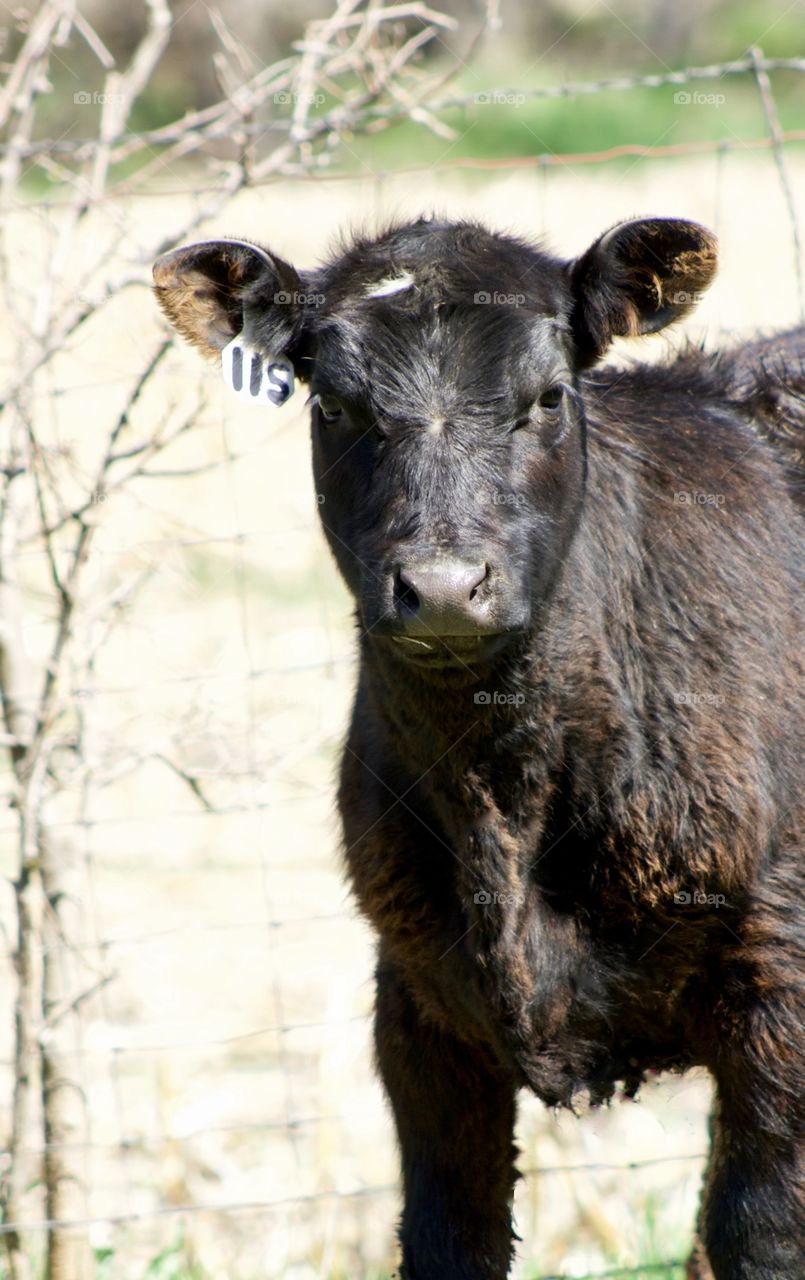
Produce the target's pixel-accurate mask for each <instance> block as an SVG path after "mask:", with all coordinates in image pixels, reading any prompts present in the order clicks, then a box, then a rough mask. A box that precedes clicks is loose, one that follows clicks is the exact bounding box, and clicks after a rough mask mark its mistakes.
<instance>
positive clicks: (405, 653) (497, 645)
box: [384, 631, 518, 670]
mask: <svg viewBox="0 0 805 1280" xmlns="http://www.w3.org/2000/svg"><path fill="white" fill-rule="evenodd" d="M515 634H518V633H516V632H512V631H497V632H492V633H486V634H483V635H470V636H466V635H458V636H437V635H432V636H422V635H419V636H411V635H403V634H398V635H390V636H388V637H385V638H384V639H385V643H387V644H388V645H389V646H391V647H392V648H393V650H394V652H395V653H396V654H397V655H398V656H400V657H402V658H403V659H404V660H405V661H406V662H408V663H410V664H411V665H412V666H415V667H424V668H427V669H429V670H440V669H441V670H444V669H446V668H454V669H461V668H462V667H463V668H464V669H465V670H466V669H470V670H473V669H474V668H475V667H479V666H486V665H488V664H489V663H490V662H492V661H493V660H494V659H495V658H496V657H497V656H498V654H499V653H500V652H501V650H502V649H503V648H504V647H505V646H506V644H507V643H508V642H509V641H510V640H511V639H513V637H514V635H515Z"/></svg>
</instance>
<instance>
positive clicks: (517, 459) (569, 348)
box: [154, 219, 716, 670]
mask: <svg viewBox="0 0 805 1280" xmlns="http://www.w3.org/2000/svg"><path fill="white" fill-rule="evenodd" d="M715 261H716V257H715V242H714V239H713V237H712V236H711V235H710V233H709V232H707V231H706V230H705V229H704V228H702V227H700V226H697V225H696V224H694V223H690V222H680V221H676V220H671V219H649V220H642V221H636V222H627V223H622V224H620V225H619V226H617V227H615V228H614V229H613V230H611V231H609V232H608V233H607V234H606V235H604V236H603V237H602V238H601V239H600V240H598V241H597V242H596V243H595V244H594V245H593V246H592V247H591V248H590V249H589V250H588V252H587V253H585V254H584V255H583V256H582V257H581V258H579V259H577V260H575V261H570V262H567V261H563V260H561V259H558V258H555V257H552V256H551V255H549V254H547V253H544V252H542V251H540V250H538V249H536V248H534V247H533V246H531V245H528V244H525V243H522V242H520V241H517V240H514V239H512V238H508V237H505V236H500V235H493V234H491V233H489V232H487V231H486V230H484V229H482V228H481V227H478V226H476V225H472V224H467V223H460V224H441V223H434V222H430V221H427V220H421V221H419V222H416V223H413V224H409V225H406V226H401V227H396V228H394V229H392V230H390V231H388V232H386V233H385V234H383V235H381V236H379V237H378V238H377V239H374V240H371V241H358V242H357V243H355V244H353V245H351V246H350V247H349V248H347V249H346V250H345V251H344V252H343V253H341V254H340V255H338V256H337V257H335V258H334V259H333V260H332V261H331V262H330V263H328V264H327V265H326V266H324V267H321V268H318V269H314V270H311V271H307V272H304V273H300V272H297V271H296V270H295V269H294V268H293V267H291V266H290V265H289V264H288V263H286V262H284V261H283V260H282V259H280V258H278V257H277V256H276V255H274V254H271V253H269V252H268V251H266V250H264V249H260V248H258V247H257V246H253V245H249V244H247V243H245V242H242V241H225V240H222V241H212V242H208V243H204V244H200V245H193V246H190V247H189V248H185V249H178V250H175V251H173V252H172V253H169V254H166V255H165V256H164V257H162V258H160V260H159V261H158V262H157V264H156V266H155V268H154V277H155V283H156V294H157V298H158V299H159V302H160V305H161V306H162V308H163V310H164V312H165V314H166V315H167V316H168V318H169V319H170V320H171V321H172V323H173V324H174V325H175V326H176V328H177V329H178V330H179V332H180V333H181V334H182V335H183V336H184V337H186V338H187V339H189V340H190V341H191V342H193V343H194V344H195V345H197V346H198V347H200V348H201V349H202V351H203V352H204V353H205V354H206V355H209V356H212V357H215V356H217V355H218V353H219V352H220V351H221V350H222V349H223V348H224V347H225V346H226V345H227V344H228V343H229V342H230V340H231V339H232V338H233V337H234V336H235V335H237V334H242V336H243V339H244V341H246V342H247V343H248V344H249V345H250V346H251V347H252V348H253V349H256V350H257V351H258V352H259V353H260V355H261V356H262V357H263V358H264V359H265V360H266V361H271V360H275V359H278V358H280V357H282V358H284V359H288V360H290V361H291V362H292V364H293V366H294V370H295V373H296V376H297V377H298V378H299V379H300V380H302V381H304V382H306V383H308V384H309V387H310V391H311V405H312V428H313V466H314V473H315V480H316V486H317V490H318V493H319V502H320V511H321V516H322V521H323V524H324V529H325V532H326V535H327V538H328V540H329V543H330V546H331V548H332V551H333V554H334V556H335V559H336V561H337V563H338V566H339V568H340V570H341V573H342V574H343V576H344V579H345V580H346V582H347V585H348V586H349V588H350V590H351V592H352V593H353V595H354V597H355V600H356V604H357V609H358V616H359V618H360V622H361V624H362V628H363V632H364V634H365V636H366V637H367V638H368V639H369V640H370V642H371V643H373V644H377V645H382V646H384V647H385V649H386V650H387V652H388V654H389V655H391V656H393V657H396V658H399V659H400V660H401V661H405V662H407V663H413V664H416V665H417V666H418V667H420V668H421V669H423V670H440V669H443V668H450V667H458V668H461V669H464V670H466V669H467V666H468V664H469V665H471V666H475V665H477V664H478V663H481V662H484V661H488V660H490V659H492V658H493V657H494V656H495V655H496V654H497V653H498V652H499V651H501V650H502V649H503V648H504V647H505V646H506V645H507V644H509V643H510V642H512V641H513V640H514V639H515V638H516V637H518V636H522V635H523V634H525V633H527V631H528V629H529V627H530V626H531V625H532V623H533V620H534V617H535V615H536V614H537V612H538V611H539V609H540V607H541V606H542V605H543V604H544V602H545V600H546V599H547V597H548V596H549V594H550V591H551V587H552V584H553V582H554V580H555V578H556V575H557V571H558V569H559V567H560V565H561V563H562V560H563V557H564V554H565V552H566V549H567V546H568V544H569V542H570V539H571V538H572V536H573V533H574V530H575V528H576V525H577V523H578V519H579V514H580V510H581V505H582V502H583V496H584V481H585V424H584V405H583V402H582V398H581V395H580V392H579V384H578V374H579V372H580V370H581V369H583V368H584V367H586V366H587V365H589V364H590V363H592V362H593V361H594V360H595V359H597V358H598V357H599V356H600V355H601V354H602V353H603V352H604V351H605V350H606V349H607V347H608V345H609V343H610V341H611V340H612V338H613V337H614V336H616V335H636V334H642V333H648V332H652V331H654V330H656V329H660V328H663V327H664V326H665V325H667V324H668V323H670V322H671V321H673V320H675V319H676V318H677V317H679V316H681V315H682V314H684V313H685V312H686V311H688V310H689V309H690V307H691V306H692V305H693V303H694V302H695V300H696V298H697V296H698V294H699V292H700V291H701V290H702V289H704V288H706V286H707V285H708V284H709V282H710V280H711V278H712V276H713V273H714V270H715Z"/></svg>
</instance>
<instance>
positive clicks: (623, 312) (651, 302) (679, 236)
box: [570, 218, 717, 365]
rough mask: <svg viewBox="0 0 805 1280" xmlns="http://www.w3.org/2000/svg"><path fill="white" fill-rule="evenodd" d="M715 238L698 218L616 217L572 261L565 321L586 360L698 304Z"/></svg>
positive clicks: (711, 268) (712, 263) (710, 272)
mask: <svg viewBox="0 0 805 1280" xmlns="http://www.w3.org/2000/svg"><path fill="white" fill-rule="evenodd" d="M716 258H717V242H716V238H715V236H714V235H713V233H712V232H711V231H708V230H707V228H706V227H701V226H699V224H698V223H697V222H682V221H678V220H677V219H675V218H641V219H639V220H637V221H634V222H621V223H619V225H618V226H617V227H613V228H612V230H611V231H607V232H606V234H605V235H603V236H602V237H601V239H600V240H596V242H595V244H593V245H592V246H591V247H590V248H589V249H588V250H587V252H586V253H585V254H583V255H582V257H580V258H577V259H576V260H575V262H572V263H571V264H570V282H571V288H572V290H573V309H572V312H571V326H572V329H573V336H574V338H575V341H576V347H577V351H578V355H579V361H580V363H581V364H582V365H584V364H590V363H592V361H593V360H596V359H598V357H599V356H601V355H603V353H604V352H605V351H606V349H607V347H608V346H609V344H610V342H611V341H612V339H613V338H615V337H636V336H638V335H639V334H643V333H654V332H655V331H656V330H657V329H664V328H665V326H666V325H667V324H671V323H672V322H673V321H674V320H678V319H679V318H680V316H683V315H685V314H686V312H688V311H690V309H691V308H692V307H693V306H695V305H696V303H697V302H698V301H699V297H700V295H701V293H702V292H703V291H704V290H705V289H706V288H707V287H708V285H709V284H710V283H711V281H712V279H713V276H714V275H715V271H716Z"/></svg>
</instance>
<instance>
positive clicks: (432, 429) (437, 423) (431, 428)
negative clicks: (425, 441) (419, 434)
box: [425, 418, 445, 436]
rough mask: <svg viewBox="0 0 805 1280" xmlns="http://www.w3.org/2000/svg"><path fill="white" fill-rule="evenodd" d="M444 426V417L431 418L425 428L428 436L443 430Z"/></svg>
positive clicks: (435, 434) (436, 434)
mask: <svg viewBox="0 0 805 1280" xmlns="http://www.w3.org/2000/svg"><path fill="white" fill-rule="evenodd" d="M444 428H445V421H444V418H431V420H430V422H429V423H428V425H427V427H426V428H425V430H426V431H427V433H428V435H429V436H438V435H439V433H440V432H442V431H444Z"/></svg>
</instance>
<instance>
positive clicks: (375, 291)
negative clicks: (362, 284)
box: [364, 271, 414, 298]
mask: <svg viewBox="0 0 805 1280" xmlns="http://www.w3.org/2000/svg"><path fill="white" fill-rule="evenodd" d="M413 283H414V277H413V276H412V275H411V272H410V271H403V273H402V275H399V276H384V277H383V279H382V280H378V282H377V284H375V285H372V286H370V288H368V289H367V290H366V294H365V295H364V296H365V297H367V298H387V297H388V296H389V294H391V293H402V291H403V289H410V288H411V285H412V284H413Z"/></svg>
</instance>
